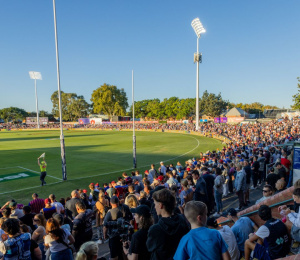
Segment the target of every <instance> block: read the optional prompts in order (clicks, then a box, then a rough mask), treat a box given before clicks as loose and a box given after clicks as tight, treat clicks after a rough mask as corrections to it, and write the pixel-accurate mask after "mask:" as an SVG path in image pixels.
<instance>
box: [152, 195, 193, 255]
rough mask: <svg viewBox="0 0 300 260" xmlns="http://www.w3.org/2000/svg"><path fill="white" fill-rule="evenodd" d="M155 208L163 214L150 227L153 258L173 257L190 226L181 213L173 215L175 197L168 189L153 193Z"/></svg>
mask: <svg viewBox="0 0 300 260" xmlns="http://www.w3.org/2000/svg"><path fill="white" fill-rule="evenodd" d="M153 200H154V205H155V210H156V213H157V215H158V216H161V217H160V219H159V221H158V223H157V224H155V225H153V226H152V227H150V229H149V232H148V239H147V248H148V251H149V252H150V253H151V259H152V260H155V259H164V260H171V259H173V256H174V253H175V251H176V248H177V246H178V244H179V241H180V239H181V238H182V237H183V236H184V235H185V234H186V233H187V232H188V230H189V227H188V224H187V223H186V220H185V219H184V217H183V216H182V215H181V214H175V215H173V212H174V209H175V197H174V196H173V195H172V193H171V192H170V191H169V190H167V189H162V190H160V191H156V192H155V193H154V194H153Z"/></svg>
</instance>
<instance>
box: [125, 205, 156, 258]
mask: <svg viewBox="0 0 300 260" xmlns="http://www.w3.org/2000/svg"><path fill="white" fill-rule="evenodd" d="M130 211H131V212H132V213H134V219H135V222H136V224H137V225H138V228H139V230H138V231H137V232H135V233H134V234H133V236H132V239H131V242H130V241H125V242H123V251H124V254H125V255H126V256H127V259H128V260H132V259H143V260H150V257H151V254H150V253H149V252H148V249H147V246H146V241H147V235H148V230H149V228H150V227H151V225H152V224H153V219H152V216H151V214H150V208H149V207H148V206H146V205H140V206H138V207H137V208H132V209H131V210H130ZM128 246H129V248H128Z"/></svg>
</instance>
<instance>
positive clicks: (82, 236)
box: [72, 201, 93, 251]
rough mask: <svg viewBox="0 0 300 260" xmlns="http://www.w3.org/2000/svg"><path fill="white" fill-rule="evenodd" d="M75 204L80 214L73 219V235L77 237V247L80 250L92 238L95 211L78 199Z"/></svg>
mask: <svg viewBox="0 0 300 260" xmlns="http://www.w3.org/2000/svg"><path fill="white" fill-rule="evenodd" d="M75 206H76V210H77V213H78V215H77V216H76V217H75V218H74V220H73V231H72V235H73V237H74V239H75V243H74V246H75V249H76V251H78V250H79V248H80V246H81V245H82V244H83V243H85V242H87V241H90V240H91V239H92V236H93V231H92V220H93V212H92V210H91V209H86V206H85V204H84V203H83V202H81V201H77V202H76V205H75Z"/></svg>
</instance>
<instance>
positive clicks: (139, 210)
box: [130, 205, 151, 217]
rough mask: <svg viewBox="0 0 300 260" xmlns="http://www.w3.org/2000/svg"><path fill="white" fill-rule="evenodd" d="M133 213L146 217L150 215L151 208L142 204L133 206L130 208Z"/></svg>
mask: <svg viewBox="0 0 300 260" xmlns="http://www.w3.org/2000/svg"><path fill="white" fill-rule="evenodd" d="M130 211H131V213H136V214H138V215H140V216H144V217H150V216H151V213H150V208H149V207H148V206H147V205H140V206H138V207H136V208H131V209H130Z"/></svg>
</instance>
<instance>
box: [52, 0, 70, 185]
mask: <svg viewBox="0 0 300 260" xmlns="http://www.w3.org/2000/svg"><path fill="white" fill-rule="evenodd" d="M53 16H54V33H55V50H56V70H57V87H58V104H59V122H60V150H61V164H62V178H63V180H64V181H65V180H67V166H66V155H65V139H64V133H63V123H62V111H61V91H60V75H59V56H58V40H57V27H56V7H55V0H53Z"/></svg>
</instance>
